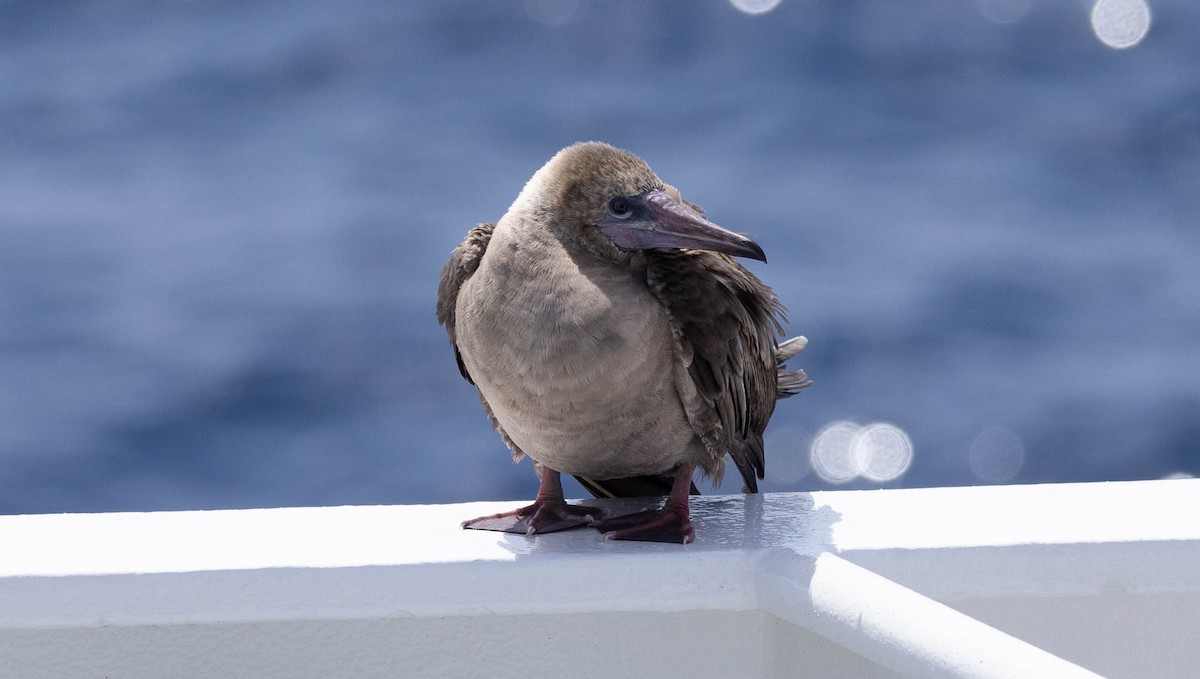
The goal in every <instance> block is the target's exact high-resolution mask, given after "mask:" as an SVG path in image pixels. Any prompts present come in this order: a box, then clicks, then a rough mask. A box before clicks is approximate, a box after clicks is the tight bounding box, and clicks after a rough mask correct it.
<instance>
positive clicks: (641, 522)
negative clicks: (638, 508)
mask: <svg viewBox="0 0 1200 679" xmlns="http://www.w3.org/2000/svg"><path fill="white" fill-rule="evenodd" d="M594 527H595V528H596V529H597V530H599V531H600V532H601V533H603V534H604V539H605V540H642V541H645V542H673V543H678V544H683V545H686V544H687V543H689V542H692V541H693V540H695V537H696V533H695V531H694V530H692V522H691V520H690V519H689V517H688V510H687V506H686V505H684V506H683V508H682V509H681V508H680V507H679V506H678V505H675V504H673V503H667V505H666V506H665V507H663V508H662V509H652V510H650V511H645V512H638V513H636V514H627V515H625V516H618V517H615V518H612V519H605V520H604V521H597V522H596V523H595V526H594Z"/></svg>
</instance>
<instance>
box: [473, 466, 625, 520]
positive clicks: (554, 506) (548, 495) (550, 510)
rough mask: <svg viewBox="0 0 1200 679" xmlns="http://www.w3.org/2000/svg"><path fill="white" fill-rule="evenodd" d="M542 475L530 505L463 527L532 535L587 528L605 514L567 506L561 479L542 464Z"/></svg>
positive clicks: (585, 508)
mask: <svg viewBox="0 0 1200 679" xmlns="http://www.w3.org/2000/svg"><path fill="white" fill-rule="evenodd" d="M541 474H542V482H541V484H540V485H539V486H538V492H537V498H536V499H534V501H533V504H531V505H529V506H527V507H521V508H520V509H514V510H512V511H511V512H501V513H499V514H492V515H491V516H481V517H479V518H478V519H471V520H470V521H463V524H462V526H463V528H472V529H475V530H497V531H503V532H505V533H524V534H525V535H533V534H534V533H553V532H555V531H560V530H567V529H568V528H579V527H580V526H590V525H591V524H592V523H594V522H595V521H596V519H598V518H600V517H601V516H602V515H603V514H604V510H603V509H600V508H599V507H584V506H583V505H569V504H567V501H566V499H565V498H563V489H562V478H561V477H560V476H559V473H558V472H557V471H555V470H553V469H551V468H549V467H547V466H545V465H542V468H541Z"/></svg>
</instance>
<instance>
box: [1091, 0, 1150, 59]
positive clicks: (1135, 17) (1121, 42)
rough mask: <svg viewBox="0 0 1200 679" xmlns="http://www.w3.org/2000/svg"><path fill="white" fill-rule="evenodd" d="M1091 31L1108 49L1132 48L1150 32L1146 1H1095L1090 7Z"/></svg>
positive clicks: (1148, 8) (1148, 7) (1148, 11)
mask: <svg viewBox="0 0 1200 679" xmlns="http://www.w3.org/2000/svg"><path fill="white" fill-rule="evenodd" d="M1092 30H1093V31H1095V32H1096V37H1097V38H1100V42H1102V43H1104V44H1105V45H1108V46H1109V47H1112V48H1114V49H1124V48H1126V47H1133V46H1134V45H1136V44H1138V43H1139V42H1141V41H1142V38H1144V37H1146V32H1147V31H1149V30H1150V6H1149V5H1147V4H1146V0H1097V2H1096V4H1095V5H1094V6H1093V7H1092Z"/></svg>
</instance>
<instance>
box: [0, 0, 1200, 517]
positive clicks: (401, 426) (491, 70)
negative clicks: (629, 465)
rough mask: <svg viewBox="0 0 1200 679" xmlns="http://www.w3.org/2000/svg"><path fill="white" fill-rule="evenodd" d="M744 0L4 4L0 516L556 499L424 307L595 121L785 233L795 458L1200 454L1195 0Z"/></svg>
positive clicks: (1047, 460) (1048, 465)
mask: <svg viewBox="0 0 1200 679" xmlns="http://www.w3.org/2000/svg"><path fill="white" fill-rule="evenodd" d="M1108 2H1109V4H1110V5H1112V4H1114V3H1116V0H1108ZM776 4H777V5H778V6H775V7H774V8H773V9H772V8H771V7H772V6H773V5H776ZM1117 4H1119V3H1117ZM1124 4H1125V5H1130V3H1129V2H1125V3H1124ZM1134 4H1137V3H1136V2H1135V3H1134ZM737 5H739V6H742V7H744V8H747V9H749V10H756V9H764V8H765V9H768V10H769V11H767V12H765V13H762V14H757V15H751V14H750V13H748V12H747V11H739V9H737V7H735V6H734V4H731V3H729V2H717V1H716V0H713V1H711V2H704V3H658V4H646V3H638V2H615V3H599V2H596V3H591V2H564V3H547V2H539V1H535V0H530V1H528V2H524V3H521V2H505V3H472V2H438V3H420V4H417V3H397V2H371V1H365V0H361V1H356V0H351V1H348V2H340V3H316V2H300V3H294V2H293V3H262V2H195V3H177V2H167V3H163V2H119V1H106V2H72V3H35V2H25V3H17V2H9V3H2V4H0V83H3V93H4V96H3V97H0V177H2V181H0V512H6V513H14V512H58V511H101V510H104V511H107V510H147V509H169V508H207V507H250V506H274V505H318V504H346V503H417V502H450V501H461V500H475V499H501V498H516V497H522V496H530V495H532V493H533V489H534V486H535V484H534V477H533V475H532V473H531V472H530V470H529V465H528V463H525V464H523V465H520V466H514V465H512V464H511V463H510V462H509V461H508V455H507V452H506V451H505V450H504V448H503V446H502V444H501V443H500V441H499V439H498V438H497V437H496V436H495V434H494V433H492V432H491V431H490V429H489V427H488V425H487V422H486V419H485V418H484V416H483V414H482V412H481V410H480V408H479V405H478V401H477V398H476V395H475V393H474V391H473V388H472V387H471V386H470V385H468V384H467V383H466V382H464V381H462V380H461V379H460V378H459V376H458V373H457V370H456V369H455V365H454V359H453V355H452V353H451V351H450V348H449V346H448V345H447V343H446V338H445V335H444V333H443V332H442V330H441V328H439V327H438V326H437V324H436V322H435V320H434V316H433V303H434V297H435V292H436V283H437V276H438V271H439V270H440V268H441V266H442V264H443V263H444V262H445V260H446V258H447V256H448V254H449V252H450V249H451V248H452V247H453V246H454V245H455V244H456V243H457V242H458V241H459V239H461V237H462V236H463V234H464V233H465V232H466V230H467V229H468V228H470V227H471V226H473V225H474V224H476V223H477V222H480V221H489V220H493V219H495V218H497V217H499V216H500V215H501V214H502V213H503V212H504V210H505V208H506V207H507V206H508V204H509V202H511V200H512V199H513V198H514V197H515V196H516V193H517V192H518V191H519V190H520V188H521V186H522V184H523V183H524V181H525V179H527V178H528V176H529V175H530V174H532V173H533V171H534V170H536V169H537V168H538V167H539V166H540V165H541V164H542V163H543V162H544V161H545V160H546V159H547V158H548V157H549V156H550V155H552V154H553V153H554V152H555V151H556V150H557V149H559V148H560V147H562V146H564V145H566V144H568V143H571V142H574V141H578V140H583V139H602V140H605V141H609V142H611V143H614V144H616V145H619V146H623V147H625V148H629V149H630V150H633V151H635V152H637V153H638V154H640V155H642V156H643V157H644V158H646V159H647V160H648V161H649V162H650V163H651V165H652V166H653V167H654V168H655V169H656V170H657V171H658V173H659V174H660V175H661V176H662V177H664V178H665V179H666V180H667V181H669V182H671V183H673V184H675V185H677V186H679V187H680V188H681V190H682V191H683V192H684V194H685V196H687V197H688V198H689V199H691V200H693V201H695V202H697V203H699V204H701V205H703V206H704V207H705V208H706V210H707V211H708V214H709V216H710V217H712V218H713V219H714V221H717V222H719V223H721V224H723V225H725V226H727V227H729V228H732V229H735V230H739V231H747V232H750V233H752V234H753V236H754V238H755V239H756V240H758V241H759V242H760V243H761V244H762V245H763V247H764V248H765V250H766V251H767V253H768V256H769V258H770V264H769V265H760V264H758V263H752V264H751V265H750V266H751V268H752V269H753V270H754V271H755V273H757V274H758V275H760V276H761V277H762V278H763V279H764V280H766V281H767V282H768V283H770V284H771V285H773V286H774V287H775V289H776V290H777V292H778V294H779V295H780V297H781V298H782V299H783V300H784V301H785V302H786V304H787V305H788V307H789V308H790V326H789V330H790V331H791V332H793V333H803V334H805V335H807V336H808V337H809V339H810V345H809V348H808V349H807V350H805V352H804V353H803V354H802V355H801V360H799V363H801V364H802V365H803V366H804V367H805V368H807V369H808V371H809V373H810V375H811V376H812V377H813V379H814V380H815V381H816V385H815V386H814V387H813V388H812V389H810V390H808V391H807V392H805V393H803V394H802V395H800V396H797V397H795V398H793V399H791V400H790V401H787V402H785V403H783V404H781V406H780V408H779V410H778V411H777V414H776V416H775V419H774V421H773V423H772V425H771V428H770V429H769V430H768V464H767V468H768V482H767V483H766V484H764V487H765V488H766V489H767V490H799V489H813V488H826V487H835V486H836V487H853V488H867V487H877V486H880V485H910V486H928V485H943V484H950V485H957V484H971V483H1000V482H1019V483H1023V482H1045V481H1079V480H1100V479H1107V480H1116V479H1141V478H1159V477H1163V476H1167V475H1171V474H1178V473H1186V474H1192V475H1195V474H1196V473H1197V472H1198V471H1200V351H1198V347H1200V68H1197V64H1200V38H1198V36H1200V5H1197V4H1196V3H1194V2H1190V1H1189V0H1173V1H1165V0H1164V1H1156V0H1147V2H1145V3H1140V6H1144V7H1146V9H1147V13H1146V15H1145V16H1146V21H1148V23H1146V24H1145V25H1125V24H1121V23H1119V21H1123V20H1125V19H1126V18H1128V17H1133V20H1135V21H1137V20H1138V19H1137V17H1138V16H1140V15H1139V14H1138V11H1140V10H1137V8H1136V7H1135V8H1134V10H1129V11H1124V10H1122V11H1121V12H1116V11H1115V10H1112V8H1111V7H1107V8H1100V7H1094V6H1093V4H1092V3H1090V2H1083V1H1079V2H1070V3H1029V2H1020V1H1015V0H976V1H975V2H966V1H963V0H955V1H954V2H949V1H945V2H932V3H884V2H822V1H816V2H812V1H800V0H785V1H784V2H782V3H774V2H748V1H747V2H739V3H737ZM1118 9H1121V8H1118ZM1101 10H1102V11H1101ZM1097 17H1099V18H1097ZM1113 17H1116V19H1114V18H1113ZM1112 21H1118V23H1117V24H1112V23H1111V22H1112ZM1097 22H1100V23H1097ZM1105 22H1109V23H1105ZM1139 30H1140V33H1139ZM1114 36H1115V37H1114ZM1113 41H1116V42H1117V43H1121V44H1124V43H1128V45H1127V46H1125V47H1123V48H1120V49H1118V48H1116V47H1113V46H1110V44H1113ZM1122 41H1123V42H1122ZM884 424H886V425H889V426H884ZM831 427H832V428H838V427H840V429H836V431H837V432H841V433H843V434H846V435H845V436H842V437H841V438H840V439H838V440H840V441H842V443H841V444H838V445H840V446H841V447H840V448H838V447H837V446H834V447H833V448H830V449H829V450H826V448H828V447H829V446H825V448H822V447H821V446H817V445H814V443H815V442H820V441H824V440H825V439H822V438H821V436H819V434H821V433H822V432H826V431H833V429H830V428H831ZM863 432H867V433H863ZM830 440H832V439H830ZM896 442H899V443H896ZM823 445H824V444H823ZM897 446H899V448H897ZM905 446H908V447H907V448H905ZM818 450H820V451H822V452H821V454H822V455H825V454H832V455H834V456H835V457H834V458H830V459H831V460H832V462H830V461H829V460H826V459H825V458H819V459H817V460H810V454H812V453H814V452H817V451H818ZM830 450H832V452H830ZM876 450H884V451H885V452H886V455H887V457H885V458H881V459H869V458H870V455H873V454H874V453H871V452H870V451H876ZM864 451H867V452H866V453H864ZM838 455H841V456H842V457H841V458H837V456H838ZM864 455H865V456H866V458H864ZM814 461H815V462H817V464H815V465H814V463H813V462H814ZM831 464H832V467H829V465H831ZM839 464H840V465H842V467H841V468H843V471H845V465H847V464H849V465H850V467H849V468H848V469H849V471H848V472H847V476H848V478H849V480H848V481H845V482H844V483H843V484H842V485H837V484H834V483H833V482H832V481H829V480H825V479H824V478H822V477H821V476H820V475H818V474H817V473H815V472H814V468H817V469H820V468H822V465H825V466H826V467H828V468H838V465H839ZM855 465H857V466H855ZM879 470H890V471H888V472H887V473H886V474H882V473H881V472H880V471H879ZM897 474H899V476H898V478H892V477H895V476H896V475H897ZM881 475H882V476H881ZM883 477H886V478H883ZM889 479H890V480H889ZM724 489H725V490H726V491H730V492H734V491H736V490H737V488H736V484H734V483H732V482H727V483H726V485H725V487H724ZM568 492H574V493H575V494H578V493H579V492H580V491H579V489H578V488H574V489H572V490H569V491H568Z"/></svg>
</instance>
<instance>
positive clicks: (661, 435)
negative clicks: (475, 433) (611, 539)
mask: <svg viewBox="0 0 1200 679" xmlns="http://www.w3.org/2000/svg"><path fill="white" fill-rule="evenodd" d="M497 246H499V247H500V248H501V250H493V248H496V247H497ZM531 249H532V248H522V249H520V250H516V251H513V250H508V249H507V246H506V244H505V243H504V241H503V239H501V240H500V241H499V242H493V243H492V244H491V245H490V246H489V251H488V256H489V257H490V256H491V255H492V254H493V253H494V252H496V253H500V254H505V253H506V254H507V256H506V257H497V258H496V259H495V261H489V257H485V258H484V261H483V262H482V263H481V266H480V269H479V270H478V271H477V272H476V275H475V276H473V277H472V278H471V279H470V280H469V281H467V283H465V284H464V285H463V288H462V290H461V292H460V295H459V300H458V309H459V310H458V331H457V335H458V344H459V350H460V351H461V353H462V356H463V360H464V362H465V363H466V365H467V369H468V371H469V372H470V374H471V376H472V378H473V379H474V380H475V383H476V384H477V385H478V387H479V389H480V391H481V393H482V394H483V396H484V398H485V399H487V401H488V404H489V406H490V407H491V408H492V412H493V414H495V416H496V418H497V420H498V421H499V422H500V424H501V426H502V427H503V428H504V430H505V432H506V433H507V434H508V435H509V437H511V438H512V440H513V441H514V442H515V443H517V445H518V446H520V447H521V449H522V450H524V451H525V452H526V453H527V454H529V455H530V456H531V457H533V458H534V459H535V460H538V461H539V462H541V463H543V464H546V465H548V466H550V467H551V468H553V469H557V470H559V471H564V472H568V473H579V474H587V475H591V476H594V477H598V478H606V477H610V476H619V475H629V474H634V473H649V472H657V471H663V470H665V469H669V468H670V467H672V466H674V464H676V463H677V462H674V461H672V460H671V459H669V458H671V457H672V456H679V455H680V454H682V452H683V450H684V449H685V448H687V447H688V446H689V445H690V443H691V441H692V439H693V438H694V434H693V432H692V430H691V427H690V425H689V424H688V422H687V418H686V416H685V415H684V413H683V408H682V406H681V404H680V401H679V397H678V395H677V393H676V390H675V385H674V379H675V377H674V376H675V361H676V358H675V351H674V339H673V336H672V332H671V326H670V322H669V319H668V317H667V314H666V310H665V309H664V308H663V307H662V306H661V305H660V304H659V303H658V301H657V300H656V299H655V298H654V296H653V295H652V294H651V293H650V291H649V290H648V289H647V288H646V285H645V283H644V276H639V275H638V272H637V271H636V270H633V269H629V268H627V267H618V266H615V265H612V264H610V263H607V262H593V261H589V260H586V259H580V258H571V257H568V256H566V255H565V254H562V253H556V252H554V251H553V250H551V251H549V252H536V253H534V252H529V250H531ZM522 255H524V256H522Z"/></svg>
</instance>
